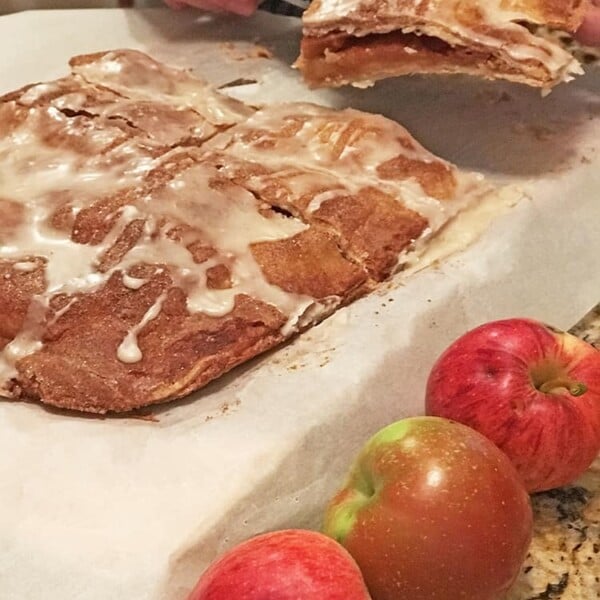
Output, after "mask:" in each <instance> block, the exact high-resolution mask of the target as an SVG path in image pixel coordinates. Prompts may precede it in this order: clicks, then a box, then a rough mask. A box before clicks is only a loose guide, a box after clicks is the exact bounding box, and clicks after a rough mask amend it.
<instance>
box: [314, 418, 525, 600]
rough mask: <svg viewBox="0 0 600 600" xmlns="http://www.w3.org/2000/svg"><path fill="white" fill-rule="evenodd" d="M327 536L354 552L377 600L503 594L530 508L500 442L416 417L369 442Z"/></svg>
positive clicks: (328, 520) (330, 516)
mask: <svg viewBox="0 0 600 600" xmlns="http://www.w3.org/2000/svg"><path fill="white" fill-rule="evenodd" d="M324 532H325V533H326V534H327V535H330V536H331V537H332V538H334V539H336V540H337V541H339V542H340V543H341V544H343V545H344V546H345V547H346V548H347V549H348V551H349V552H350V554H351V555H352V556H353V557H354V559H355V560H356V562H357V563H358V565H359V567H360V568H361V571H362V573H363V576H364V578H365V581H366V583H367V587H368V588H369V591H370V593H371V595H372V597H373V599H374V600H459V599H461V598H464V599H465V600H498V599H499V598H501V597H502V595H503V594H504V593H505V592H506V590H507V589H508V588H509V587H510V585H511V584H512V583H513V582H514V580H515V578H516V577H517V575H518V573H519V570H520V567H521V565H522V563H523V561H524V559H525V556H526V553H527V549H528V546H529V543H530V540H531V535H532V511H531V506H530V501H529V496H528V494H527V492H526V490H525V488H524V487H523V484H522V482H521V479H520V477H519V475H518V473H517V472H516V470H515V468H514V467H513V465H512V464H511V462H510V461H509V460H508V458H507V457H506V456H505V455H504V454H503V453H502V452H501V451H500V450H499V449H498V448H497V447H496V446H495V445H494V444H493V443H492V442H490V441H489V440H487V439H486V438H485V437H484V436H482V435H481V434H479V433H477V432H476V431H474V430H473V429H471V428H468V427H465V426H464V425H461V424H459V423H454V422H451V421H448V420H446V419H441V418H435V417H415V418H410V419H405V420H403V421H399V422H397V423H394V424H392V425H390V426H388V427H386V428H385V429H383V430H381V431H380V432H379V433H377V434H376V435H375V436H374V437H373V438H372V439H371V440H370V441H369V442H368V443H367V444H366V445H365V446H364V448H363V450H362V452H361V453H360V455H359V456H358V458H357V460H356V462H355V464H354V466H353V468H352V470H351V473H350V476H349V478H348V481H347V483H346V485H345V486H344V487H343V489H341V490H340V491H339V493H338V494H337V495H336V496H335V497H334V498H333V500H332V501H331V503H330V504H329V507H328V509H327V511H326V515H325V522H324Z"/></svg>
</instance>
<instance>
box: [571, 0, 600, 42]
mask: <svg viewBox="0 0 600 600" xmlns="http://www.w3.org/2000/svg"><path fill="white" fill-rule="evenodd" d="M575 37H576V38H577V40H578V41H579V42H580V43H582V44H584V45H586V46H600V6H595V7H593V8H591V9H590V10H589V11H588V14H587V15H586V17H585V20H584V21H583V25H582V26H581V27H580V28H579V29H578V31H577V33H576V34H575Z"/></svg>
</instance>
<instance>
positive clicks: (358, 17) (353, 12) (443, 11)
mask: <svg viewBox="0 0 600 600" xmlns="http://www.w3.org/2000/svg"><path fill="white" fill-rule="evenodd" d="M421 4H422V3H421V2H414V3H407V2H405V1H404V0H383V1H381V0H320V1H319V2H316V3H315V4H314V6H313V8H311V9H309V10H308V12H306V13H305V14H304V17H303V22H304V27H305V32H307V33H309V34H310V33H311V32H313V31H314V33H313V35H315V34H317V33H318V34H324V33H327V32H330V31H334V30H341V31H345V32H347V33H349V34H350V35H354V36H357V37H360V36H365V35H369V34H371V33H389V32H390V31H394V30H402V31H403V32H405V33H412V32H414V33H417V34H419V33H422V34H426V35H431V36H434V37H438V38H440V39H443V40H444V41H446V42H448V43H450V44H451V45H459V46H460V45H464V46H469V45H471V44H473V43H476V44H479V45H481V46H484V47H486V48H491V49H494V50H495V51H496V52H498V53H500V54H506V55H507V56H508V57H510V58H511V59H512V60H514V61H515V62H517V63H518V62H521V61H529V60H532V61H536V62H537V63H539V64H540V65H542V66H543V67H544V68H545V69H547V71H548V73H549V74H550V76H551V77H552V79H553V80H555V81H560V80H569V79H570V78H571V77H570V75H572V74H580V73H582V69H581V66H580V65H579V63H578V62H577V61H576V60H575V59H574V58H573V56H572V55H571V54H569V53H568V52H566V51H565V50H564V49H563V48H561V47H560V46H559V45H558V44H556V43H553V42H551V41H549V40H547V39H543V38H541V37H539V36H535V35H533V34H531V33H530V32H529V31H528V30H527V29H526V28H525V27H523V26H522V25H520V24H519V22H530V23H538V24H543V23H542V22H541V21H542V19H541V15H540V13H539V12H538V11H537V9H535V8H534V9H533V10H515V9H514V8H513V9H508V8H506V0H486V1H483V0H466V1H465V0H446V1H443V2H442V1H431V2H428V3H427V6H426V7H425V9H424V10H423V9H422V8H421V7H420V5H421ZM512 4H513V6H514V3H512ZM523 6H526V3H523ZM374 10H376V11H377V20H376V22H374V21H373V19H372V18H370V17H369V15H370V14H373V11H374ZM467 11H479V13H480V14H481V19H475V21H476V22H474V23H473V24H472V26H471V25H470V24H468V20H469V19H467V18H464V17H462V18H461V13H462V14H463V15H464V14H465V13H466V12H467ZM482 26H485V27H482ZM494 31H500V32H502V33H504V34H510V36H512V38H513V39H516V40H520V41H506V39H505V38H504V36H502V35H494ZM488 32H489V33H488Z"/></svg>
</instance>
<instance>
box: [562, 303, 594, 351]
mask: <svg viewBox="0 0 600 600" xmlns="http://www.w3.org/2000/svg"><path fill="white" fill-rule="evenodd" d="M569 333H572V334H573V335H576V336H577V337H579V338H581V339H582V340H585V341H586V342H588V344H592V346H595V347H596V348H598V349H599V350H600V303H598V304H596V306H594V308H592V310H590V312H589V313H587V315H585V317H583V319H581V320H580V321H579V322H578V323H576V324H575V325H573V327H571V329H569Z"/></svg>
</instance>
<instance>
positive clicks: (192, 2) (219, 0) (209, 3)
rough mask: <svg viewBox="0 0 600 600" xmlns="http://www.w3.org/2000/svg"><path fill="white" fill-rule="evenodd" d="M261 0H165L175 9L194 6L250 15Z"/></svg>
mask: <svg viewBox="0 0 600 600" xmlns="http://www.w3.org/2000/svg"><path fill="white" fill-rule="evenodd" d="M259 1H260V0H165V2H166V3H167V5H168V6H170V7H171V8H175V9H180V8H185V7H186V6H193V7H195V8H203V9H205V10H211V11H213V12H230V13H235V14H238V15H244V16H250V15H251V14H252V13H253V12H254V11H255V10H256V7H257V6H258V3H259Z"/></svg>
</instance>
